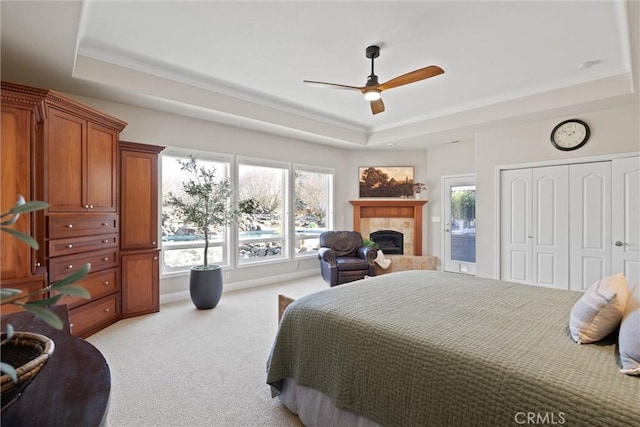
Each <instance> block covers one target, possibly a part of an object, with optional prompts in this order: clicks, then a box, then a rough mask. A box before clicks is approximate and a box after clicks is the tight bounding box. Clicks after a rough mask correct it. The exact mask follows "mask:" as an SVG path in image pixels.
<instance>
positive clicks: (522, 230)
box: [500, 169, 532, 284]
mask: <svg viewBox="0 0 640 427" xmlns="http://www.w3.org/2000/svg"><path fill="white" fill-rule="evenodd" d="M500 195H501V200H500V221H501V223H502V226H501V232H500V248H501V250H500V258H501V259H500V270H501V271H500V278H501V279H502V280H507V281H510V282H519V283H527V284H529V283H531V238H532V236H531V169H514V170H504V171H502V172H501V175H500Z"/></svg>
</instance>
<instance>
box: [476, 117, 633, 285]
mask: <svg viewBox="0 0 640 427" xmlns="http://www.w3.org/2000/svg"><path fill="white" fill-rule="evenodd" d="M569 118H572V117H558V118H556V119H554V120H541V121H536V122H530V123H525V124H521V125H517V126H509V127H504V128H497V129H493V130H490V131H486V132H480V133H478V134H477V135H476V142H475V171H476V192H477V193H476V197H477V199H476V217H477V230H476V248H477V250H476V257H477V258H476V274H477V275H478V276H482V277H496V278H497V277H498V276H499V272H498V271H496V270H497V268H496V256H497V255H498V254H497V253H496V251H497V242H496V218H497V212H496V210H497V208H496V197H497V195H496V182H497V175H496V171H497V167H498V166H505V165H511V164H526V163H531V162H544V161H554V160H562V159H574V158H583V157H593V156H603V155H609V154H617V153H632V152H638V151H640V110H639V107H638V105H633V106H627V107H621V108H615V109H609V110H601V111H593V112H589V113H584V114H580V115H579V116H578V117H576V118H579V119H582V120H584V121H585V122H587V123H588V124H589V126H590V128H591V137H590V139H589V141H588V142H587V143H586V145H584V146H583V147H582V148H580V149H578V150H577V151H568V152H565V151H559V150H557V149H555V148H554V147H553V146H552V145H551V142H550V133H551V130H552V129H553V127H554V126H555V125H556V124H558V123H559V122H561V121H563V120H566V119H569Z"/></svg>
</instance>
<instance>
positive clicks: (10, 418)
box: [0, 306, 111, 427]
mask: <svg viewBox="0 0 640 427" xmlns="http://www.w3.org/2000/svg"><path fill="white" fill-rule="evenodd" d="M53 310H55V312H56V314H58V316H59V317H60V318H61V319H62V320H63V322H64V328H63V330H61V331H59V330H57V329H54V328H52V327H51V326H49V325H48V324H47V323H45V322H44V321H42V320H40V319H37V318H35V317H34V316H33V315H31V314H29V313H13V314H8V315H5V316H2V330H3V331H5V330H6V324H7V323H11V325H13V328H14V330H15V331H16V332H18V331H19V332H35V333H39V334H42V335H46V336H48V337H49V338H51V339H52V340H53V342H54V344H55V349H54V351H53V354H52V355H51V357H50V358H49V360H48V361H47V363H46V364H45V366H44V367H43V368H42V371H40V372H39V373H38V375H36V377H35V378H34V379H33V380H32V382H31V384H29V385H28V386H27V388H25V389H24V391H23V392H22V395H21V396H20V397H19V398H18V400H16V401H15V402H13V403H12V404H11V405H10V406H9V407H7V409H5V410H4V412H2V415H1V419H0V421H1V423H2V426H3V427H9V426H47V427H48V426H65V427H67V426H74V427H76V426H77V427H80V426H99V425H104V424H105V420H106V415H107V409H108V407H109V394H110V393H111V373H110V371H109V366H108V365H107V361H106V360H105V359H104V357H103V356H102V353H100V351H98V349H97V348H95V347H94V346H93V345H91V344H89V343H88V342H86V341H84V340H82V339H80V338H77V337H74V336H73V335H71V334H70V333H69V313H68V311H67V307H66V306H56V307H54V308H53Z"/></svg>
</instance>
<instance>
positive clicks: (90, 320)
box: [69, 294, 120, 338]
mask: <svg viewBox="0 0 640 427" xmlns="http://www.w3.org/2000/svg"><path fill="white" fill-rule="evenodd" d="M119 318H120V301H119V295H118V294H113V295H110V296H107V297H104V298H100V299H98V300H96V301H92V302H90V303H88V304H85V305H81V306H80V307H77V308H74V309H72V310H69V321H70V326H71V333H72V334H73V335H75V336H77V337H82V338H84V337H86V336H88V335H89V334H90V333H92V332H95V331H96V330H98V329H101V328H103V327H105V326H108V325H110V324H112V323H115V322H116V321H118V319H119Z"/></svg>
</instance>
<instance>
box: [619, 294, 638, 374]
mask: <svg viewBox="0 0 640 427" xmlns="http://www.w3.org/2000/svg"><path fill="white" fill-rule="evenodd" d="M618 347H619V350H620V365H622V369H620V372H622V373H623V374H628V375H640V284H637V285H636V286H634V288H633V289H632V290H631V294H629V300H628V301H627V308H626V309H625V311H624V315H623V316H622V322H620V334H619V335H618Z"/></svg>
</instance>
